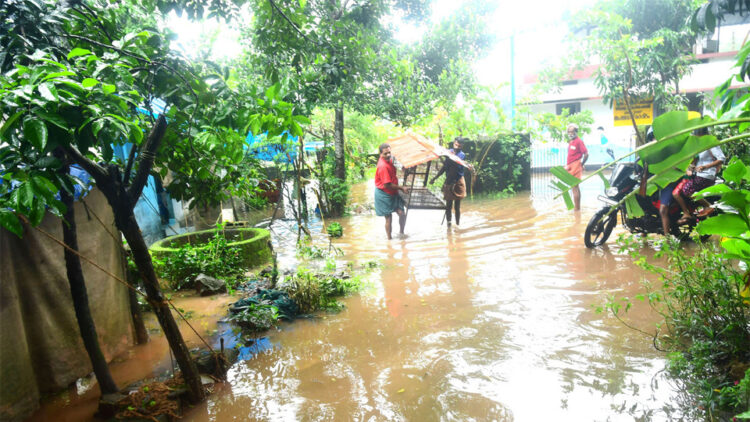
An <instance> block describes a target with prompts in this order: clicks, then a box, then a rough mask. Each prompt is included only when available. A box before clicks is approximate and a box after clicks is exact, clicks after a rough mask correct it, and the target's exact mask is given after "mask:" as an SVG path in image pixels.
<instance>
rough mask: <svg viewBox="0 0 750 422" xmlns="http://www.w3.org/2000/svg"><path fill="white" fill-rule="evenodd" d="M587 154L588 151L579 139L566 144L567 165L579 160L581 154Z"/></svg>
mask: <svg viewBox="0 0 750 422" xmlns="http://www.w3.org/2000/svg"><path fill="white" fill-rule="evenodd" d="M588 153H589V150H587V149H586V145H584V144H583V141H582V140H581V138H579V137H576V138H575V139H573V140H572V141H570V142H569V143H568V164H570V163H572V162H574V161H578V160H580V159H581V157H583V154H588Z"/></svg>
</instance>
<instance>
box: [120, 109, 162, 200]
mask: <svg viewBox="0 0 750 422" xmlns="http://www.w3.org/2000/svg"><path fill="white" fill-rule="evenodd" d="M166 131H167V119H165V118H164V116H163V115H161V116H159V118H158V119H157V120H156V124H155V125H154V127H153V129H151V132H150V133H149V134H148V136H147V137H146V141H145V142H144V143H143V148H141V152H140V154H139V155H138V170H136V173H135V178H134V179H133V184H132V185H130V187H129V188H128V196H129V197H130V200H131V201H132V203H133V204H135V202H136V201H137V200H138V198H139V197H140V196H141V192H143V187H144V186H146V182H147V181H148V176H149V174H150V173H151V167H153V166H154V158H156V150H157V149H158V148H159V144H161V141H162V139H164V134H165V133H166Z"/></svg>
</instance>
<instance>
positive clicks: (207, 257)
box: [154, 230, 245, 291]
mask: <svg viewBox="0 0 750 422" xmlns="http://www.w3.org/2000/svg"><path fill="white" fill-rule="evenodd" d="M228 243H229V241H228V240H227V238H226V237H225V236H224V232H223V231H222V230H217V231H216V233H215V234H214V236H213V237H212V238H211V240H209V241H208V243H205V244H201V245H199V246H200V248H199V247H198V246H193V245H191V244H186V245H183V246H182V247H180V248H179V250H178V251H177V252H175V253H173V254H169V255H166V257H165V258H164V259H159V260H157V259H154V264H155V265H154V266H155V269H156V271H157V274H158V276H159V278H162V279H165V280H168V281H169V285H170V287H171V288H172V289H174V290H179V289H183V288H189V287H192V283H193V279H194V278H195V277H196V276H198V275H199V274H201V273H203V274H206V275H208V276H211V277H215V278H219V279H222V280H224V282H225V283H226V285H227V290H229V291H231V290H232V289H233V288H234V287H235V285H236V282H237V278H238V277H239V276H241V275H242V274H243V273H244V271H245V266H244V264H243V260H242V256H241V254H242V250H241V249H240V248H238V247H230V246H228ZM206 246H208V247H207V248H204V247H206Z"/></svg>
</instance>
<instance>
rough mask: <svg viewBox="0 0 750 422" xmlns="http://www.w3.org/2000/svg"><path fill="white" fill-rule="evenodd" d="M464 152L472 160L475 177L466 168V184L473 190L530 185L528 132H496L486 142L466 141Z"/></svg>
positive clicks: (503, 190)
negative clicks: (509, 133)
mask: <svg viewBox="0 0 750 422" xmlns="http://www.w3.org/2000/svg"><path fill="white" fill-rule="evenodd" d="M463 148H464V152H465V153H466V156H467V158H470V159H471V161H472V162H473V163H475V168H476V180H475V181H474V185H473V186H470V184H471V175H470V173H469V172H466V174H465V178H466V182H467V188H469V189H471V192H472V193H474V194H477V193H495V192H514V191H518V190H523V189H529V188H530V186H529V182H530V180H531V173H530V172H531V142H530V141H529V137H528V136H527V135H520V134H518V135H499V136H498V137H497V138H496V139H494V140H492V141H489V142H477V141H465V142H464V145H463Z"/></svg>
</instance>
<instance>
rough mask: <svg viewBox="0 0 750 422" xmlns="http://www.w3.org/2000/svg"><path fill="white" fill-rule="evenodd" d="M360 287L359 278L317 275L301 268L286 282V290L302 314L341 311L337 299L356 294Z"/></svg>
mask: <svg viewBox="0 0 750 422" xmlns="http://www.w3.org/2000/svg"><path fill="white" fill-rule="evenodd" d="M360 287H361V282H360V280H359V279H358V278H354V277H351V278H350V277H348V276H346V277H337V276H335V275H331V274H316V273H313V272H311V271H310V270H307V269H305V268H299V269H298V270H297V274H295V275H294V276H292V277H290V279H289V280H288V281H287V282H286V286H285V290H286V292H287V293H288V294H289V297H290V298H291V299H292V300H294V302H296V303H297V305H298V306H299V308H300V312H302V313H313V312H316V311H319V310H328V311H338V310H340V309H341V308H342V305H341V304H340V303H339V302H338V301H336V298H337V297H340V296H344V295H346V294H349V293H351V292H355V291H357V290H359V288H360Z"/></svg>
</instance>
